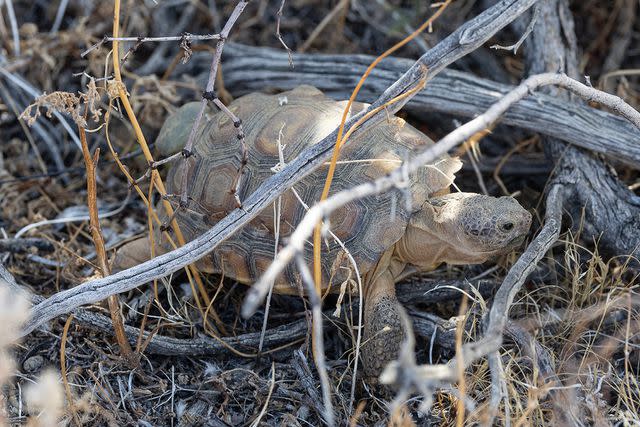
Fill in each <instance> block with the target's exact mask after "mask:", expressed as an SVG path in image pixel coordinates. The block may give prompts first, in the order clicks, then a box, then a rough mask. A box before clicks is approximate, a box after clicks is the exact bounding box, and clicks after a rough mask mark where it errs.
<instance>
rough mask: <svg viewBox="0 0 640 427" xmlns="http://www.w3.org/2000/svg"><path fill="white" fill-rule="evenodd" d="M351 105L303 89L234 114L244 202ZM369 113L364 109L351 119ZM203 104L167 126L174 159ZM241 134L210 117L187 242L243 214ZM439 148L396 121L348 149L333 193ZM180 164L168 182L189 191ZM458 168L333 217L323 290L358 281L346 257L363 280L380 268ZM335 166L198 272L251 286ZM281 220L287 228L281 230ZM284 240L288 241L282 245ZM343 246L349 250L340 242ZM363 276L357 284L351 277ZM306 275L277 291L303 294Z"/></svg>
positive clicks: (250, 101) (254, 98) (445, 162)
mask: <svg viewBox="0 0 640 427" xmlns="http://www.w3.org/2000/svg"><path fill="white" fill-rule="evenodd" d="M345 107H346V101H342V102H336V101H334V100H332V99H330V98H328V97H326V96H325V95H324V94H323V93H322V92H320V91H319V90H317V89H316V88H314V87H311V86H300V87H298V88H296V89H294V90H291V91H288V92H283V93H280V94H277V95H265V94H261V93H253V94H249V95H246V96H243V97H241V98H239V99H237V100H235V101H234V102H232V103H231V104H230V105H229V109H230V110H231V111H233V113H234V114H235V115H236V116H237V117H239V118H240V119H241V120H242V128H243V130H244V133H245V144H246V148H247V150H248V163H247V164H246V166H245V169H244V175H243V177H242V180H241V185H240V188H239V196H240V200H242V199H243V198H244V197H245V196H247V195H249V194H251V193H252V192H254V191H255V190H256V188H258V186H259V185H260V184H261V183H262V182H263V181H264V180H265V179H267V178H269V177H270V176H272V175H273V174H274V173H275V172H276V171H277V170H278V165H279V164H280V152H279V150H281V153H282V156H283V158H284V162H285V163H286V162H288V161H290V160H291V159H293V158H295V157H296V156H298V155H299V154H300V153H301V152H302V151H303V150H304V149H306V148H307V147H309V146H311V145H313V144H315V143H317V142H319V141H320V140H322V139H323V138H324V137H325V136H327V135H328V134H330V133H331V132H332V131H333V130H334V129H335V128H336V127H337V126H338V125H339V123H340V119H341V117H342V113H343V111H344V108H345ZM365 107H366V104H362V103H355V104H354V105H353V107H352V111H351V114H356V113H357V112H359V111H361V110H362V109H363V108H365ZM198 108H199V103H191V104H187V105H185V106H183V107H182V108H181V109H179V110H178V111H177V112H176V113H175V114H174V115H173V116H171V117H170V118H169V119H168V120H167V121H166V122H165V124H164V126H163V128H162V130H161V132H160V136H159V137H158V140H157V142H156V144H157V147H158V148H159V149H160V150H161V151H163V152H164V153H171V152H177V151H179V150H180V149H181V148H182V147H183V146H184V143H185V142H186V139H187V136H188V133H189V131H190V128H191V126H192V124H193V122H194V120H195V116H196V114H197V111H198ZM237 132H238V130H237V129H236V128H235V127H234V125H233V122H232V121H231V120H230V119H229V117H228V116H227V115H225V114H224V113H222V112H216V113H211V112H210V111H208V112H207V114H206V116H205V119H204V120H203V121H202V122H201V125H200V127H199V129H198V130H197V134H196V143H195V144H194V148H193V152H194V156H192V157H189V159H188V162H189V163H190V173H189V176H188V178H187V179H188V192H189V196H190V198H191V200H193V202H192V203H190V206H189V208H188V209H187V210H186V211H179V212H178V213H177V216H176V218H177V220H178V223H179V224H180V226H181V229H182V232H183V233H184V235H185V238H186V239H187V240H191V239H193V238H195V237H197V236H198V235H200V234H202V233H203V232H205V231H206V230H207V229H209V228H210V227H211V226H212V225H214V224H215V223H216V222H217V221H219V220H220V219H221V218H224V217H225V216H226V215H227V214H228V213H229V212H231V211H232V210H234V209H235V208H236V202H235V198H234V195H233V193H232V191H231V189H232V187H233V183H234V180H235V179H236V176H237V170H238V167H239V165H240V162H241V159H242V148H241V145H240V142H239V140H238V138H237ZM429 144H433V141H431V140H430V139H429V138H428V137H427V136H426V135H424V134H423V133H421V132H420V131H418V130H417V129H415V128H413V127H412V126H410V125H409V124H407V123H406V122H405V121H404V120H402V119H400V118H398V117H395V116H389V117H387V118H386V119H384V120H382V121H381V122H379V123H377V124H375V125H373V126H371V127H369V128H368V129H366V130H364V131H363V132H361V133H359V134H357V136H354V137H352V138H350V139H349V140H348V142H347V143H346V145H345V146H343V148H342V150H341V154H340V157H339V164H338V166H337V168H336V172H335V176H334V179H333V184H332V186H331V194H333V193H335V192H338V191H341V190H345V189H349V188H352V187H354V186H356V185H358V184H361V183H363V182H368V181H372V180H375V179H376V178H379V177H381V176H384V175H385V174H388V173H389V172H390V171H392V170H394V169H395V168H397V167H399V166H400V165H401V164H402V161H403V159H406V158H407V157H409V156H410V155H411V153H412V152H413V151H414V150H416V149H423V148H424V147H425V146H426V145H429ZM185 164H186V162H182V161H181V162H178V164H177V165H176V166H175V167H173V168H172V169H171V170H170V171H169V174H168V177H167V191H168V192H169V193H170V194H171V193H174V194H177V193H179V192H180V191H181V188H180V182H181V177H182V173H183V172H182V170H183V168H184V167H185ZM460 167H461V163H460V161H459V160H458V159H454V158H451V157H448V156H445V157H442V158H440V159H439V160H437V161H436V162H434V163H433V164H430V165H426V166H425V167H423V168H420V169H419V170H418V171H417V172H416V173H413V174H411V175H410V176H408V180H407V182H406V183H405V184H406V185H404V186H403V188H402V189H394V190H392V191H390V192H387V193H385V194H381V195H377V196H373V197H368V198H365V199H361V200H357V201H354V202H351V203H349V204H347V205H346V206H344V207H342V208H341V209H338V210H337V211H335V212H333V214H332V215H331V216H330V218H329V221H328V225H329V228H330V230H331V232H332V233H333V235H331V234H327V235H326V236H325V237H324V241H323V245H322V273H323V286H324V287H326V286H328V285H340V284H341V283H342V282H343V281H344V280H346V279H348V278H349V276H350V274H354V269H353V266H352V265H351V263H350V262H349V259H348V257H347V256H345V249H346V250H347V251H348V252H349V253H350V254H351V256H352V257H353V259H354V260H355V263H356V265H357V267H358V270H359V273H360V274H364V273H366V272H367V271H368V270H370V269H371V268H372V267H373V266H375V264H376V262H377V261H378V260H379V259H380V257H381V255H382V254H383V253H384V252H385V251H386V250H387V249H389V248H391V247H392V246H393V245H394V244H395V243H396V242H397V241H398V240H399V239H400V238H401V237H402V235H403V234H404V232H405V229H406V227H407V223H408V220H409V217H410V216H411V215H412V213H413V212H415V211H416V210H417V209H420V207H421V206H422V203H423V202H424V201H425V200H426V199H427V198H428V197H430V196H431V195H433V194H436V193H444V192H448V188H449V185H450V184H451V183H452V182H453V179H454V174H455V172H457V171H458V170H459V169H460ZM327 169H328V167H327V165H324V166H322V167H320V168H319V169H318V170H316V171H315V172H314V173H312V174H311V175H310V176H308V177H306V178H305V179H303V180H302V181H301V182H300V183H298V184H296V185H295V186H294V187H293V189H290V190H288V191H286V192H285V193H284V194H283V195H282V196H281V198H280V202H279V203H275V204H274V205H278V204H279V205H280V214H279V215H278V216H276V207H275V206H272V207H269V208H266V209H264V210H263V211H262V212H261V213H260V214H259V215H258V216H257V217H256V218H255V219H254V220H253V221H251V222H250V223H249V224H248V225H247V226H245V227H244V228H243V229H242V230H241V231H239V232H238V233H237V234H235V235H234V236H232V237H231V238H229V239H228V240H226V241H225V242H223V243H222V244H221V245H219V246H218V248H216V250H215V251H213V253H212V254H211V255H210V256H208V257H206V258H205V259H204V260H202V261H201V262H200V263H199V264H198V266H199V267H200V269H202V270H204V271H207V272H219V273H222V274H224V275H225V276H227V277H230V278H233V279H235V280H237V281H239V282H242V283H247V284H251V283H253V282H254V281H255V280H256V279H257V278H258V277H259V276H260V274H261V273H262V272H263V271H264V270H265V269H266V268H267V267H268V265H269V264H270V263H271V262H272V261H273V258H274V251H275V249H276V246H280V247H281V246H282V245H283V244H285V243H286V242H287V238H288V237H289V236H290V234H291V233H292V232H293V230H294V228H295V226H296V224H298V223H299V221H300V220H301V219H302V217H303V216H304V214H305V212H306V209H307V207H308V206H310V205H313V203H315V202H316V201H317V200H319V199H320V195H321V193H322V188H323V185H324V180H325V177H326V174H327ZM276 218H277V222H276ZM276 234H278V238H277V240H276ZM336 238H337V239H339V241H340V242H338V241H337V240H336ZM304 255H305V258H306V260H307V262H308V264H309V266H311V265H312V259H313V255H312V244H311V243H310V242H307V245H306V246H305V254H304ZM351 277H353V276H351ZM298 282H299V275H298V273H297V271H296V269H295V267H294V266H289V267H288V268H287V269H286V270H285V271H284V272H283V273H282V274H281V276H280V277H279V279H278V280H277V282H276V290H277V291H278V292H280V293H298V289H299V288H298V286H297V284H298Z"/></svg>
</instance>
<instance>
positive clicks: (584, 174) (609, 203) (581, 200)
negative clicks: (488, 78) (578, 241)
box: [516, 0, 640, 258]
mask: <svg viewBox="0 0 640 427" xmlns="http://www.w3.org/2000/svg"><path fill="white" fill-rule="evenodd" d="M540 6H541V8H542V13H541V16H540V18H539V19H538V23H537V25H536V27H535V28H534V30H533V32H532V33H531V36H530V37H529V39H527V41H526V42H525V48H524V52H525V58H526V64H527V72H528V73H529V74H535V73H539V72H544V71H549V70H553V71H557V70H563V71H564V72H566V73H567V74H568V75H569V76H570V77H574V78H578V77H580V76H579V73H578V65H577V64H578V61H577V58H576V52H577V42H576V36H575V33H574V24H573V18H572V15H571V12H570V10H569V5H568V2H567V1H565V0H544V1H543V2H542V3H541V4H540ZM523 25H525V21H520V22H517V23H516V26H517V27H522V26H523ZM547 91H548V94H549V95H550V96H552V97H554V98H557V99H560V100H565V101H567V100H571V96H570V95H569V94H566V93H563V92H559V91H557V90H556V89H555V88H549V89H547ZM571 102H579V101H575V100H571ZM628 141H629V142H631V143H634V144H636V145H637V142H638V141H639V139H638V138H637V136H636V137H634V138H633V139H629V140H628ZM544 147H545V154H546V155H547V158H548V159H549V160H551V161H553V162H554V163H555V164H556V168H555V175H554V176H553V178H552V180H551V183H550V185H554V184H560V185H562V186H563V187H564V195H565V201H564V205H563V206H564V208H565V209H566V210H567V211H568V212H569V213H570V215H571V218H572V219H573V224H572V226H573V228H574V230H582V237H583V238H584V239H585V240H587V241H589V240H591V241H594V242H597V243H598V246H599V248H600V249H601V250H602V251H603V252H605V253H608V254H610V255H622V256H626V255H632V256H634V257H635V258H638V257H640V233H638V230H640V199H639V198H638V197H637V196H636V195H635V194H634V193H633V192H632V191H630V190H629V189H627V187H626V186H625V185H624V184H622V183H621V182H620V181H619V180H618V179H617V177H616V176H615V175H614V173H613V171H612V168H610V167H608V166H607V165H606V164H605V163H604V162H603V160H601V159H599V158H598V157H597V156H595V155H593V154H591V153H588V152H586V151H584V150H581V149H579V148H576V147H574V146H571V145H568V144H565V143H563V142H561V141H558V140H557V139H555V138H550V137H547V138H545V141H544ZM636 166H637V164H636Z"/></svg>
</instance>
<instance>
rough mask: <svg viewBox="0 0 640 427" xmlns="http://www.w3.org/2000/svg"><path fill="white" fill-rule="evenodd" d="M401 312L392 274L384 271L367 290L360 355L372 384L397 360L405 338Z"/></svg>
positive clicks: (366, 374)
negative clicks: (388, 365) (362, 342)
mask: <svg viewBox="0 0 640 427" xmlns="http://www.w3.org/2000/svg"><path fill="white" fill-rule="evenodd" d="M400 310H402V306H401V305H400V302H399V301H398V299H397V298H396V290H395V282H394V280H393V275H392V274H391V272H390V271H388V270H387V271H384V272H383V273H382V274H380V275H378V276H377V277H374V279H373V281H372V282H371V283H369V284H368V287H367V289H366V291H365V302H364V345H363V346H362V353H361V354H362V362H363V366H364V372H365V376H366V377H367V379H368V380H369V381H372V382H375V381H376V380H377V378H378V377H379V376H380V374H381V373H382V371H383V370H384V368H385V367H386V366H387V364H388V363H389V362H392V361H393V360H395V359H396V358H397V357H398V354H399V352H400V346H401V345H402V341H403V340H404V337H405V332H404V327H403V325H402V319H401V315H400Z"/></svg>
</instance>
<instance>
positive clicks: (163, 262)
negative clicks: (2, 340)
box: [22, 0, 536, 335]
mask: <svg viewBox="0 0 640 427" xmlns="http://www.w3.org/2000/svg"><path fill="white" fill-rule="evenodd" d="M535 2H536V0H503V1H501V2H500V3H498V4H497V5H495V6H494V7H492V8H489V9H487V10H485V11H484V12H483V13H481V14H480V15H478V16H477V17H475V18H474V19H471V20H470V21H468V22H466V23H465V24H464V25H462V26H461V27H460V28H458V30H456V31H455V32H454V33H452V34H451V35H450V36H448V37H447V38H445V39H444V40H443V41H441V42H440V43H438V45H436V46H435V47H434V48H433V49H431V50H430V51H429V52H427V53H426V54H425V55H423V56H422V57H421V58H420V59H419V60H418V61H417V62H416V63H415V64H414V66H412V67H411V68H410V69H409V70H408V71H407V73H405V75H403V76H402V77H401V78H400V79H399V80H398V81H396V83H394V84H393V85H392V86H391V87H390V88H389V89H388V90H386V91H385V92H384V94H383V95H382V96H380V98H379V99H378V100H377V101H376V102H375V103H374V104H373V105H372V107H371V108H373V107H377V106H378V105H382V104H384V103H386V102H388V101H389V100H391V99H393V98H394V97H396V96H397V95H399V94H401V93H402V92H403V91H404V90H406V89H408V88H410V87H412V86H413V85H415V83H416V81H417V79H419V75H417V74H418V73H416V70H421V69H423V68H424V67H425V66H426V67H427V68H428V69H429V77H433V76H434V75H435V74H437V73H439V72H440V71H442V69H444V68H445V67H446V66H447V65H449V64H450V63H452V62H453V61H455V60H457V59H459V58H460V57H462V56H464V55H466V54H468V53H469V52H472V51H473V50H475V49H477V48H478V47H479V46H481V45H482V44H483V43H484V42H486V41H487V40H488V39H489V38H490V37H492V36H493V35H494V34H495V33H497V32H498V31H499V30H500V29H502V28H504V27H505V26H506V25H507V24H509V23H510V22H512V21H513V20H514V19H516V18H517V17H518V16H519V15H520V14H522V13H523V12H524V11H526V10H527V9H528V8H529V7H530V6H531V5H533V4H534V3H535ZM407 100H408V98H407ZM397 107H398V108H400V107H401V106H399V105H398V106H397ZM384 115H385V113H383V114H382V116H384ZM358 118H359V116H356V117H354V118H352V119H351V120H349V121H348V123H347V125H348V126H349V127H350V126H351V125H353V123H355V121H356V120H358ZM335 139H336V131H334V132H332V133H331V134H329V135H328V136H327V137H325V138H324V139H323V140H322V141H320V142H319V143H318V144H316V145H314V146H313V147H310V148H308V149H307V150H305V151H304V152H302V153H301V155H300V156H299V157H298V158H296V159H295V160H294V161H292V162H290V163H289V164H288V165H287V166H286V167H285V168H284V169H283V170H282V171H280V172H279V173H277V174H275V175H274V176H273V177H271V178H270V179H268V180H266V181H265V182H263V183H262V185H260V187H259V188H258V189H257V190H256V191H255V192H254V193H253V194H251V195H250V196H248V197H247V198H246V199H245V200H244V202H243V208H242V209H236V210H234V211H233V212H231V213H230V214H229V215H228V216H227V217H225V218H224V219H222V220H221V221H220V222H218V223H217V224H216V225H215V226H213V227H212V228H211V229H209V230H208V231H207V232H206V233H204V234H202V235H201V236H199V237H198V238H196V239H195V240H193V241H191V242H189V243H187V244H186V245H184V246H182V247H180V248H178V249H176V250H173V251H171V252H169V253H167V254H165V255H161V256H159V257H156V258H155V259H153V260H151V261H147V262H145V263H142V264H140V265H138V266H136V267H133V268H130V269H127V270H123V271H121V272H118V273H116V274H113V275H111V276H108V277H106V278H103V279H97V280H91V281H88V282H85V283H84V284H82V285H79V286H77V287H75V288H73V289H69V290H66V291H62V292H59V293H57V294H55V295H53V296H51V297H50V298H48V299H47V300H45V301H43V302H42V303H40V304H38V305H37V306H36V307H34V308H33V310H32V313H31V319H30V321H29V322H27V324H26V325H25V326H24V330H23V331H22V335H26V334H28V333H29V332H31V331H33V330H34V329H35V328H36V327H38V326H39V325H41V324H43V323H45V322H47V321H49V320H51V319H54V318H56V317H57V316H60V315H62V314H65V313H68V312H70V311H72V310H73V309H75V308H77V307H79V306H81V305H85V304H90V303H93V302H96V301H100V300H102V299H104V298H105V297H107V296H109V295H113V294H116V293H121V292H125V291H127V290H130V289H133V288H136V287H137V286H140V285H142V284H144V283H147V282H149V281H151V280H153V279H157V278H159V277H162V276H165V275H168V274H170V273H172V272H174V271H176V270H178V269H180V268H182V267H184V266H186V265H188V264H190V263H193V262H195V261H197V260H198V259H200V258H202V257H203V256H205V255H206V254H208V253H209V252H211V251H212V250H214V249H215V248H216V246H217V245H218V244H220V243H221V242H222V241H224V240H225V239H227V238H228V237H229V236H231V235H232V234H233V233H235V232H236V231H237V230H238V229H239V228H241V227H242V226H244V224H246V223H247V222H249V221H250V220H251V219H253V218H254V217H255V216H256V215H257V214H258V213H259V212H261V211H262V210H263V209H264V208H266V207H267V206H269V205H270V204H271V203H272V202H273V201H274V200H276V199H277V197H278V196H279V195H281V194H282V193H283V192H284V191H286V190H287V189H289V188H290V187H291V186H292V185H294V184H295V183H297V182H298V181H300V180H301V179H303V178H304V177H305V176H307V175H308V174H310V173H311V172H312V171H313V170H315V168H317V167H318V166H320V165H321V164H323V163H324V162H325V161H326V160H327V158H328V157H329V156H330V153H331V149H332V148H333V144H334V142H335Z"/></svg>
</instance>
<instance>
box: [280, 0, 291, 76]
mask: <svg viewBox="0 0 640 427" xmlns="http://www.w3.org/2000/svg"><path fill="white" fill-rule="evenodd" d="M285 1H286V0H282V3H280V9H278V11H277V12H276V16H277V19H276V37H278V40H279V41H280V44H281V45H282V46H283V47H284V48H285V50H286V51H287V55H288V56H289V67H291V69H293V58H292V56H291V49H289V46H287V44H286V43H285V42H284V40H283V39H282V34H280V20H281V19H282V10H283V9H284V2H285Z"/></svg>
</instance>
